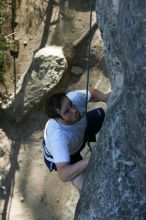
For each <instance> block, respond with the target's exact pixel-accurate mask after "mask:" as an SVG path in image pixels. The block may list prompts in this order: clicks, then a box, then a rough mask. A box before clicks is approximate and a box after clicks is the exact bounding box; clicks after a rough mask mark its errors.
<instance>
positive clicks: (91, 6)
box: [86, 0, 93, 114]
mask: <svg viewBox="0 0 146 220" xmlns="http://www.w3.org/2000/svg"><path fill="white" fill-rule="evenodd" d="M92 12H93V1H92V0H90V24H89V26H90V27H89V28H90V29H89V42H88V62H87V83H86V114H87V105H88V91H89V73H90V58H91V29H92Z"/></svg>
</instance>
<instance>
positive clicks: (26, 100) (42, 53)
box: [5, 46, 67, 121]
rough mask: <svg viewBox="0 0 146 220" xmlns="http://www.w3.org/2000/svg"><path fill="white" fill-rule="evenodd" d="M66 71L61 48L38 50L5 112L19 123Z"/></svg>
mask: <svg viewBox="0 0 146 220" xmlns="http://www.w3.org/2000/svg"><path fill="white" fill-rule="evenodd" d="M66 69H67V62H66V59H65V57H64V55H63V51H62V48H61V47H54V46H51V47H45V48H43V49H41V50H39V51H38V52H37V53H36V54H35V56H34V60H33V63H32V66H31V67H30V68H29V70H28V71H27V73H25V74H24V76H23V78H22V79H21V81H20V83H19V86H18V90H17V92H16V96H15V97H14V98H13V99H12V100H13V101H12V102H11V103H9V105H8V106H7V107H6V109H5V110H6V112H7V113H8V114H9V115H11V116H12V117H13V118H14V119H15V120H16V121H21V120H22V118H23V117H24V116H25V115H26V114H27V113H28V112H30V111H31V110H32V108H33V107H34V106H37V105H38V103H39V102H40V101H41V100H42V99H43V98H44V97H45V96H46V95H47V94H48V93H49V92H51V91H52V90H53V88H55V87H56V86H57V85H58V83H59V82H60V80H61V78H62V76H63V74H64V72H65V71H66Z"/></svg>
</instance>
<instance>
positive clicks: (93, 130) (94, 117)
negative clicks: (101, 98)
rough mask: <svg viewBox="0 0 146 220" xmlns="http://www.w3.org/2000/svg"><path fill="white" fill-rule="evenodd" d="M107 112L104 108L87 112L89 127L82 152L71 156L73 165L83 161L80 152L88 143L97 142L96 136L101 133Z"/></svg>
mask: <svg viewBox="0 0 146 220" xmlns="http://www.w3.org/2000/svg"><path fill="white" fill-rule="evenodd" d="M104 117H105V112H104V110H103V109H102V108H97V109H94V110H92V111H89V112H87V127H86V131H85V136H84V141H83V144H82V146H81V148H80V150H79V151H78V152H77V153H75V154H74V155H71V156H70V162H71V164H74V163H76V162H78V161H80V160H82V159H83V158H82V156H81V154H80V152H81V151H82V150H83V149H84V147H85V144H86V143H87V142H96V134H97V133H98V132H99V131H100V129H101V126H102V123H103V121H104Z"/></svg>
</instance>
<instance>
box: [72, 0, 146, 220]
mask: <svg viewBox="0 0 146 220" xmlns="http://www.w3.org/2000/svg"><path fill="white" fill-rule="evenodd" d="M96 6H97V7H96V11H97V23H98V26H99V28H100V30H101V32H102V36H103V41H104V45H105V58H106V65H107V71H108V74H109V78H110V81H111V85H112V95H111V97H110V100H109V103H108V111H107V115H106V119H105V122H104V125H103V128H102V130H101V133H100V135H99V139H98V143H97V146H96V147H95V148H94V149H93V152H92V155H91V159H90V162H89V166H88V169H87V173H86V179H85V183H84V186H83V190H82V193H81V197H80V200H79V203H78V205H77V209H76V214H75V220H89V219H90V220H92V219H96V220H145V219H146V110H145V109H146V59H145V58H146V28H145V27H146V1H145V0H141V1H136V0H134V1H127V0H102V1H101V0H97V1H96Z"/></svg>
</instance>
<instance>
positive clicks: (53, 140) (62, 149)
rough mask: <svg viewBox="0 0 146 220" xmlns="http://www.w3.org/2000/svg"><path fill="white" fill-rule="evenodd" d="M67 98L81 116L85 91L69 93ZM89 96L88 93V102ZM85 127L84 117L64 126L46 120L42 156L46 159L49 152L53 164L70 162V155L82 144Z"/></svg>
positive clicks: (84, 104)
mask: <svg viewBox="0 0 146 220" xmlns="http://www.w3.org/2000/svg"><path fill="white" fill-rule="evenodd" d="M66 95H67V97H68V98H69V99H70V100H71V101H72V102H73V104H74V105H76V107H77V108H78V110H79V111H80V113H81V114H83V113H84V112H85V107H86V90H78V91H75V92H69V93H68V94H66ZM90 98H91V94H90V92H89V93H88V100H90ZM86 125H87V119H86V115H85V114H84V116H83V117H82V118H81V119H80V120H79V121H77V122H75V123H74V124H72V125H66V124H63V123H62V122H60V121H59V120H54V119H51V120H48V122H47V124H46V126H45V131H44V140H45V147H44V148H45V149H44V155H45V157H46V159H48V160H50V158H47V154H46V153H45V152H49V153H50V154H51V155H52V156H53V160H52V161H53V162H54V163H60V162H70V155H73V154H75V153H76V152H77V151H78V150H79V149H80V147H81V145H82V143H83V138H84V133H85V129H86Z"/></svg>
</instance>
